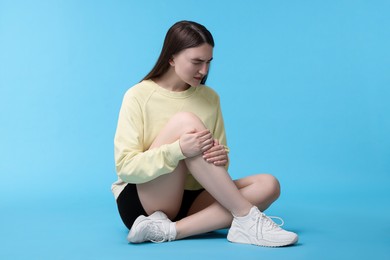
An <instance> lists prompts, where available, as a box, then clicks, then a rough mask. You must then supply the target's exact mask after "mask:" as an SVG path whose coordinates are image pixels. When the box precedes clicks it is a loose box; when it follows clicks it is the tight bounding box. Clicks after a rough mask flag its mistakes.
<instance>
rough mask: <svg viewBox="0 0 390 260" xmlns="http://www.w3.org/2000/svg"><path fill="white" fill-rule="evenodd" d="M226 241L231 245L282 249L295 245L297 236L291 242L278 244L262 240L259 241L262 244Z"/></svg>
mask: <svg viewBox="0 0 390 260" xmlns="http://www.w3.org/2000/svg"><path fill="white" fill-rule="evenodd" d="M228 241H229V242H231V243H238V244H247V245H255V246H263V247H283V246H291V245H293V244H295V243H297V242H298V236H296V237H295V238H294V239H293V240H292V241H284V242H279V243H275V242H271V241H267V240H262V241H260V242H262V243H259V244H257V243H252V242H250V241H240V240H237V241H232V239H229V238H228Z"/></svg>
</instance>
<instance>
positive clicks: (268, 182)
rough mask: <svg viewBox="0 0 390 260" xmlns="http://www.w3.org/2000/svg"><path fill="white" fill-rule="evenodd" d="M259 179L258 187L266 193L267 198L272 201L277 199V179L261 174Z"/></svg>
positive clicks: (278, 193)
mask: <svg viewBox="0 0 390 260" xmlns="http://www.w3.org/2000/svg"><path fill="white" fill-rule="evenodd" d="M259 179H260V180H259V182H260V185H261V186H262V187H264V189H265V190H266V191H267V194H268V197H269V198H270V199H272V200H273V201H275V200H276V199H278V198H279V196H280V192H281V190H280V183H279V181H278V179H277V178H276V177H275V176H273V175H271V174H261V175H259Z"/></svg>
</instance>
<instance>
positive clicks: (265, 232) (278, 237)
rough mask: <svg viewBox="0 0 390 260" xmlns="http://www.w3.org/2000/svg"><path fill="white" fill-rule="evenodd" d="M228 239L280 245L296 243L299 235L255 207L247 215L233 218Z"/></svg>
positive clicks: (244, 242) (254, 243)
mask: <svg viewBox="0 0 390 260" xmlns="http://www.w3.org/2000/svg"><path fill="white" fill-rule="evenodd" d="M227 239H228V240H229V241H230V242H234V243H242V244H252V245H257V246H268V247H278V246H287V245H292V244H294V243H296V242H297V241H298V235H297V234H295V233H293V232H289V231H286V230H284V229H282V228H280V226H278V225H277V224H275V222H273V221H272V220H271V219H270V218H269V217H267V216H266V215H264V213H262V212H260V210H259V209H258V208H257V207H253V208H252V209H251V210H250V212H249V214H248V215H247V216H244V217H234V218H233V222H232V226H231V228H230V230H229V233H228V236H227Z"/></svg>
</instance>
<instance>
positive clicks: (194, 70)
mask: <svg viewBox="0 0 390 260" xmlns="http://www.w3.org/2000/svg"><path fill="white" fill-rule="evenodd" d="M212 59H213V47H212V46H211V45H209V44H207V43H205V44H202V45H200V46H198V47H194V48H189V49H184V50H183V51H181V52H179V53H178V54H175V55H174V56H173V59H172V61H171V62H170V64H171V66H172V67H173V68H174V70H175V72H176V75H177V77H178V78H179V79H180V80H181V81H183V82H184V83H186V84H189V85H190V86H199V84H200V82H201V81H202V79H203V78H204V77H205V76H206V75H207V73H208V71H209V67H210V62H211V60H212Z"/></svg>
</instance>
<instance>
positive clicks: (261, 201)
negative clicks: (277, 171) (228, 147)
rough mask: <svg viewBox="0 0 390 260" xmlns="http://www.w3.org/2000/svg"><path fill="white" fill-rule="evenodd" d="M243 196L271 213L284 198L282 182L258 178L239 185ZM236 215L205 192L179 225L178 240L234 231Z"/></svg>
mask: <svg viewBox="0 0 390 260" xmlns="http://www.w3.org/2000/svg"><path fill="white" fill-rule="evenodd" d="M235 184H236V186H237V187H238V188H239V190H240V192H241V194H242V195H243V196H244V197H245V198H246V199H247V200H248V201H249V202H251V203H252V204H253V205H257V206H258V207H259V209H260V210H261V211H264V210H265V209H267V208H268V207H269V206H270V205H271V204H272V203H273V202H274V201H275V200H276V199H277V198H278V197H279V195H280V185H279V182H278V181H277V180H276V179H275V178H274V177H273V176H272V175H269V174H258V175H253V176H249V177H245V178H243V179H239V180H237V181H235ZM232 219H233V217H232V214H231V213H230V212H229V211H227V210H226V209H225V208H224V207H222V206H221V205H220V204H219V203H218V202H216V201H215V199H214V198H213V197H212V196H211V195H210V194H209V193H208V192H207V191H204V192H203V193H202V194H200V195H199V197H198V198H197V199H196V200H195V201H194V204H193V205H192V207H191V208H190V211H189V216H188V217H186V218H183V219H181V220H179V221H177V222H176V230H177V237H176V239H182V238H185V237H189V236H193V235H198V234H203V233H206V232H210V231H214V230H218V229H222V228H227V227H230V224H231V223H232Z"/></svg>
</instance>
